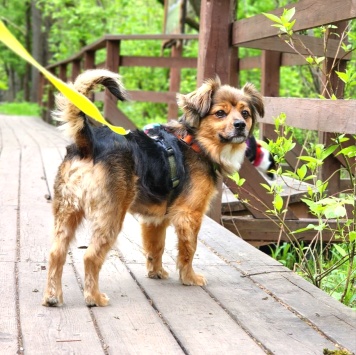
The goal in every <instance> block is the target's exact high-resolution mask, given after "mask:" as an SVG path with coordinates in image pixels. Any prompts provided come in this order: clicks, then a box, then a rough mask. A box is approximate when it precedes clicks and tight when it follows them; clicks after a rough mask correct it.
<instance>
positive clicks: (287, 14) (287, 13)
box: [282, 7, 295, 22]
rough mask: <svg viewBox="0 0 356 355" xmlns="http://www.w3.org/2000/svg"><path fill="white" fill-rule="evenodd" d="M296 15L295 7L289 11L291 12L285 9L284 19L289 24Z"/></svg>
mask: <svg viewBox="0 0 356 355" xmlns="http://www.w3.org/2000/svg"><path fill="white" fill-rule="evenodd" d="M294 14H295V7H292V8H291V9H289V10H287V9H284V11H283V15H282V17H283V18H284V19H285V20H286V21H287V22H289V21H290V20H291V19H292V17H293V16H294Z"/></svg>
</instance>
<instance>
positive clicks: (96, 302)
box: [85, 293, 109, 307]
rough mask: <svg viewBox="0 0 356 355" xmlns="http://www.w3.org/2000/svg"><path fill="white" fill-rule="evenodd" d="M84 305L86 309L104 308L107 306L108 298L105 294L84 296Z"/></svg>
mask: <svg viewBox="0 0 356 355" xmlns="http://www.w3.org/2000/svg"><path fill="white" fill-rule="evenodd" d="M85 303H86V305H87V306H88V307H95V306H98V307H105V306H107V305H108V304H109V297H108V296H107V295H106V294H105V293H98V294H97V295H96V296H93V295H86V296H85Z"/></svg>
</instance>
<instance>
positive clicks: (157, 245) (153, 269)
mask: <svg viewBox="0 0 356 355" xmlns="http://www.w3.org/2000/svg"><path fill="white" fill-rule="evenodd" d="M167 226H168V222H167V221H163V222H161V221H160V223H156V224H152V223H146V222H144V221H142V222H141V233H142V243H143V248H144V250H145V255H146V266H147V272H148V277H150V278H152V279H157V278H158V279H167V278H168V272H167V271H166V270H164V268H163V266H162V254H163V251H164V245H165V239H166V229H167Z"/></svg>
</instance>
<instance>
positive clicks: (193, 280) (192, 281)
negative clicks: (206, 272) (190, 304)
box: [180, 273, 208, 286]
mask: <svg viewBox="0 0 356 355" xmlns="http://www.w3.org/2000/svg"><path fill="white" fill-rule="evenodd" d="M180 280H181V281H182V284H183V285H186V286H205V285H206V284H207V283H208V281H207V279H206V278H205V277H204V276H203V275H200V274H195V273H190V274H189V275H185V276H183V275H182V274H181V276H180Z"/></svg>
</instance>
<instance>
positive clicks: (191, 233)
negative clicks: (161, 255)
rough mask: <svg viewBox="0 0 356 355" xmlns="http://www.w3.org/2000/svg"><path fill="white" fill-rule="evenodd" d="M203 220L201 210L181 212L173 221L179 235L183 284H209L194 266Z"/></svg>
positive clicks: (178, 260)
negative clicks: (197, 272) (196, 271)
mask: <svg viewBox="0 0 356 355" xmlns="http://www.w3.org/2000/svg"><path fill="white" fill-rule="evenodd" d="M201 222H202V215H201V213H199V212H190V213H184V214H179V217H178V218H176V220H174V221H173V225H174V227H175V229H176V233H177V236H178V259H177V268H178V270H179V277H180V280H181V281H182V283H183V285H188V286H189V285H198V286H204V285H206V284H207V281H206V279H205V277H204V276H203V275H200V274H196V273H195V272H194V270H193V266H192V264H193V258H194V254H195V251H196V248H197V239H198V232H199V229H200V225H201Z"/></svg>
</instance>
